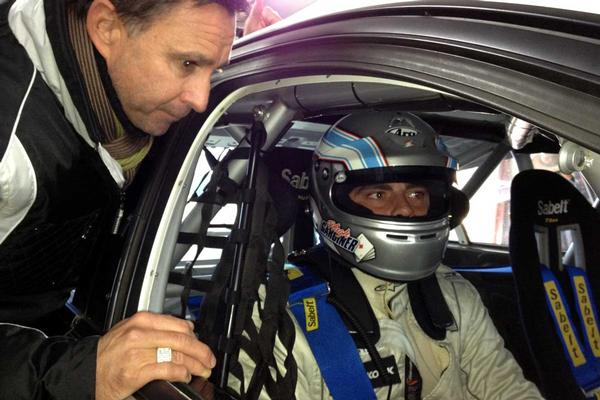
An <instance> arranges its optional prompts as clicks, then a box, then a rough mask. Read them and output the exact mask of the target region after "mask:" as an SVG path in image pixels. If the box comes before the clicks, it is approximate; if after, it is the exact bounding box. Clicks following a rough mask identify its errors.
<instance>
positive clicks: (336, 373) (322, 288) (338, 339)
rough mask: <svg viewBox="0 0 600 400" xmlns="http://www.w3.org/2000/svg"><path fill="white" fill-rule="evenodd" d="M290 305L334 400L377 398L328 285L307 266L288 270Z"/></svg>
mask: <svg viewBox="0 0 600 400" xmlns="http://www.w3.org/2000/svg"><path fill="white" fill-rule="evenodd" d="M288 277H289V279H290V281H291V291H290V296H289V304H290V308H291V310H292V312H293V314H294V316H295V317H296V320H297V321H298V324H299V325H300V327H301V328H302V331H303V332H304V335H305V336H306V339H307V340H308V343H309V345H310V348H311V350H312V352H313V354H314V356H315V359H316V360H317V363H318V365H319V369H320V370H321V375H322V376H323V379H324V380H325V383H326V384H327V387H328V388H329V391H330V392H331V395H332V397H333V398H334V399H336V400H340V399H376V396H375V391H374V390H373V386H372V385H371V381H370V380H369V377H368V376H367V372H366V370H365V367H364V365H363V363H362V360H361V359H360V357H359V355H358V350H357V348H356V345H355V344H354V341H353V340H352V337H351V336H350V333H349V332H348V328H347V327H346V325H345V324H344V322H343V321H342V318H341V317H340V315H339V314H338V312H337V310H336V309H335V307H334V306H333V305H331V304H330V303H328V302H327V296H328V294H329V285H328V283H327V282H325V281H324V280H322V279H320V278H318V277H317V276H315V275H314V274H312V273H311V272H310V271H309V270H308V268H302V267H299V268H294V269H291V270H289V271H288Z"/></svg>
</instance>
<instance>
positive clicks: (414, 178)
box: [331, 166, 456, 222]
mask: <svg viewBox="0 0 600 400" xmlns="http://www.w3.org/2000/svg"><path fill="white" fill-rule="evenodd" d="M345 174H346V179H345V180H343V178H342V179H336V181H338V182H339V181H341V180H343V182H340V183H334V185H333V187H332V193H331V196H332V200H333V203H334V204H335V205H336V207H338V208H339V209H340V210H342V211H345V212H347V213H350V214H352V215H356V216H360V217H366V218H373V217H375V216H376V217H377V219H381V220H393V221H411V222H417V221H431V220H436V219H440V218H442V217H444V216H446V215H448V213H449V210H450V187H451V185H452V182H454V180H455V174H456V173H455V171H454V170H453V169H450V168H445V167H425V166H423V167H418V166H417V167H415V166H410V167H382V168H369V169H363V170H356V171H349V172H345ZM390 183H402V184H404V185H402V186H401V189H400V190H398V188H399V186H397V185H396V186H394V188H395V190H394V191H392V190H391V186H392V185H386V184H390ZM380 190H381V192H380ZM380 195H381V196H382V198H386V199H387V198H389V197H394V198H395V200H391V201H395V202H397V203H396V204H400V203H403V204H408V207H409V208H410V209H412V210H413V212H414V214H415V215H412V216H408V215H402V214H397V215H394V216H389V215H386V214H382V213H380V212H377V210H376V209H374V211H372V210H371V209H370V208H368V207H369V206H370V205H371V204H372V203H371V200H367V199H373V198H374V197H376V196H380ZM398 197H401V199H398ZM352 198H354V199H355V200H356V201H359V202H360V201H361V200H362V201H363V203H364V204H363V205H361V204H358V203H357V202H355V201H353V200H352ZM365 200H366V203H365ZM382 201H383V200H382Z"/></svg>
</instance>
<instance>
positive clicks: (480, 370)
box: [231, 266, 542, 400]
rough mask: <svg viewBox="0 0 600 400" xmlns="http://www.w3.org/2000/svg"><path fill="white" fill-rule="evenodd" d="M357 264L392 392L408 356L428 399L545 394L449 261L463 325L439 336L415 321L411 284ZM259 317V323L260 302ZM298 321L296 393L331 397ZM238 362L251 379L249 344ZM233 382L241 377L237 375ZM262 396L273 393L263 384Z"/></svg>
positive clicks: (450, 295) (448, 282) (442, 281)
mask: <svg viewBox="0 0 600 400" xmlns="http://www.w3.org/2000/svg"><path fill="white" fill-rule="evenodd" d="M353 272H354V275H355V276H356V278H357V280H358V282H359V283H360V286H361V287H362V289H363V291H364V292H365V294H366V296H367V299H368V301H369V303H370V305H371V307H372V309H373V311H374V314H375V317H376V318H377V320H378V322H379V327H380V334H381V337H380V340H379V341H378V342H377V343H376V348H377V350H378V351H379V354H380V355H381V357H382V358H383V359H386V358H388V357H389V356H393V357H394V359H395V361H396V366H395V368H397V371H398V373H399V377H400V383H397V384H393V385H392V386H391V396H390V398H391V399H403V398H404V393H405V387H404V384H405V363H404V360H405V357H406V356H408V358H409V359H410V360H412V361H413V362H414V364H415V365H416V367H417V369H418V371H419V373H420V375H421V377H422V393H421V398H422V399H424V400H425V399H427V400H437V399H440V400H442V399H456V400H459V399H510V400H517V399H541V398H542V396H541V394H540V392H539V391H538V389H537V388H536V386H535V385H534V384H533V383H531V382H529V381H527V380H526V379H525V378H524V376H523V373H522V371H521V368H520V367H519V365H518V364H517V362H516V361H515V359H514V358H513V356H512V354H511V353H510V352H509V351H508V350H507V349H506V348H505V347H504V341H503V339H502V337H501V336H500V334H499V333H498V331H497V330H496V328H495V326H494V324H493V322H492V320H491V318H490V317H489V315H488V312H487V309H486V308H485V306H484V305H483V303H482V301H481V298H480V296H479V293H478V292H477V290H476V289H475V287H474V286H473V285H472V284H471V283H470V282H468V281H467V280H466V279H464V278H463V277H462V276H460V275H459V274H458V273H456V272H454V271H452V270H451V269H450V268H448V267H446V266H440V267H439V268H438V270H437V272H436V275H437V278H438V282H439V285H440V288H441V291H442V293H443V295H444V297H445V299H446V302H447V304H448V307H449V308H450V311H451V312H452V315H453V316H454V319H455V322H456V325H457V329H456V330H454V331H448V332H447V333H446V338H445V339H443V340H439V341H436V340H434V339H431V338H430V337H429V336H427V335H426V333H425V332H424V331H423V330H422V329H421V327H420V326H419V324H418V323H417V321H416V319H415V316H414V314H413V312H412V310H411V307H410V304H409V297H408V290H407V286H406V285H405V284H400V283H393V282H387V281H384V280H381V279H378V278H375V277H373V276H370V275H367V274H365V273H363V272H361V271H359V270H357V269H355V268H354V269H353ZM253 318H254V320H255V323H257V326H259V324H260V321H259V319H258V313H257V312H256V310H255V313H254V315H253ZM292 318H293V316H292ZM294 323H295V326H296V340H295V344H294V348H293V356H294V358H295V360H296V363H297V365H298V380H297V385H296V391H295V394H296V399H299V400H300V399H301V400H308V399H315V400H316V399H330V398H331V396H330V394H329V390H328V388H327V385H326V384H325V382H324V381H323V378H322V376H321V373H320V371H319V367H318V365H317V361H316V360H315V357H314V356H313V353H312V351H311V348H310V346H309V344H308V342H307V340H306V338H305V336H304V334H303V332H302V330H301V329H300V327H299V326H298V322H297V321H296V320H295V319H294ZM274 351H275V357H276V360H277V362H278V366H279V367H280V368H281V370H282V371H284V370H285V369H284V368H283V360H284V358H285V354H286V349H285V348H284V347H283V346H282V345H281V343H280V342H279V341H276V343H275V350H274ZM332 351H333V352H335V349H332ZM359 354H360V357H361V359H362V361H363V363H366V362H369V361H370V357H369V354H368V352H367V351H366V350H365V349H360V350H359ZM240 362H241V364H242V365H243V366H244V379H245V382H249V380H250V377H251V374H252V369H253V368H252V365H251V363H252V362H251V361H250V359H249V358H248V356H247V355H246V354H244V353H243V352H241V353H240ZM340 368H344V366H340ZM371 378H373V377H371ZM231 383H232V384H234V385H235V384H237V382H236V381H235V379H234V378H232V379H231ZM348 384H352V382H348ZM388 390H390V387H389V386H382V387H378V388H376V389H375V392H376V395H377V398H378V399H387V398H388ZM261 398H264V399H266V398H268V396H267V395H266V393H265V391H264V389H263V392H262V394H261ZM336 400H337V399H336Z"/></svg>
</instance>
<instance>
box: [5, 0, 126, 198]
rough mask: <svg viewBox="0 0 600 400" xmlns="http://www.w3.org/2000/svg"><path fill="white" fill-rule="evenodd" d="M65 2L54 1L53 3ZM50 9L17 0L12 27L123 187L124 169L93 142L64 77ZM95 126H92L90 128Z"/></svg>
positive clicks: (69, 117) (41, 3)
mask: <svg viewBox="0 0 600 400" xmlns="http://www.w3.org/2000/svg"><path fill="white" fill-rule="evenodd" d="M55 2H56V3H57V4H58V3H60V5H63V6H64V3H63V2H62V1H57V0H53V1H51V2H50V3H49V4H50V5H52V3H55ZM46 21H47V18H46V8H45V7H44V1H43V0H16V1H15V2H14V3H13V5H12V6H11V8H10V11H9V14H8V23H9V26H10V29H11V30H12V32H13V34H14V35H15V37H16V38H17V40H18V41H19V43H20V44H21V45H22V46H23V47H24V48H25V50H26V51H27V54H28V55H29V58H30V59H31V61H32V63H33V64H34V66H35V68H36V69H37V70H38V71H39V72H40V74H41V76H42V77H43V79H44V81H45V82H46V84H47V85H48V87H49V88H50V89H51V90H52V92H53V93H54V95H55V96H56V98H57V100H58V101H59V102H60V104H61V105H62V106H63V109H64V112H65V117H66V118H67V120H68V121H69V122H70V123H71V124H72V125H73V127H74V128H75V130H76V131H77V133H78V134H79V135H80V136H81V138H82V139H83V140H84V141H85V142H86V143H88V144H89V145H90V146H91V147H93V148H95V149H96V150H97V151H98V154H99V155H100V158H101V159H102V161H103V162H104V164H105V165H106V167H107V168H108V170H109V171H110V174H111V176H112V177H113V179H114V180H115V182H116V183H117V184H118V185H119V186H120V187H122V186H123V183H124V178H123V172H122V170H121V166H120V165H119V164H118V163H117V161H116V160H114V159H113V158H112V157H111V156H110V155H109V154H108V152H107V151H106V149H104V148H103V147H102V146H101V145H100V144H99V143H96V142H94V140H92V133H91V132H90V129H88V125H86V123H85V122H84V119H83V118H82V115H81V114H80V111H79V110H78V109H77V107H76V106H75V102H74V101H73V96H72V95H71V93H70V92H69V89H68V87H67V84H66V83H65V80H64V78H63V76H62V75H61V71H60V68H59V66H58V64H57V61H56V58H55V55H54V49H53V47H52V44H51V41H50V38H49V36H48V32H47V30H46ZM90 126H91V125H90Z"/></svg>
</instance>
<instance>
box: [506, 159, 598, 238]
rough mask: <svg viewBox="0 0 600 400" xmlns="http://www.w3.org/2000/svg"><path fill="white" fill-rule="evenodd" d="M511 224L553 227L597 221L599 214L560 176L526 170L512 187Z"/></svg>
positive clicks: (541, 171) (552, 173) (548, 172)
mask: <svg viewBox="0 0 600 400" xmlns="http://www.w3.org/2000/svg"><path fill="white" fill-rule="evenodd" d="M511 199H512V203H511V214H512V216H513V221H514V223H518V224H520V225H521V224H523V225H525V224H527V225H538V226H547V227H554V226H558V225H568V224H571V223H586V224H587V223H588V222H589V221H588V219H591V220H593V221H597V220H598V212H597V211H596V210H595V209H594V208H593V207H592V205H591V204H590V203H589V202H588V201H587V200H586V198H585V197H584V196H583V195H582V194H581V193H580V192H579V190H577V188H576V187H575V186H574V185H573V184H572V183H571V182H569V181H568V180H566V179H565V178H563V177H562V176H561V175H559V174H557V173H554V172H550V171H545V170H528V171H523V172H521V173H519V174H518V175H517V176H515V178H514V180H513V183H512V187H511Z"/></svg>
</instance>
